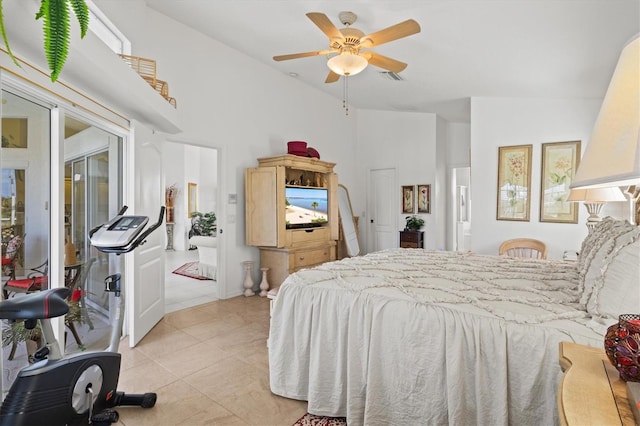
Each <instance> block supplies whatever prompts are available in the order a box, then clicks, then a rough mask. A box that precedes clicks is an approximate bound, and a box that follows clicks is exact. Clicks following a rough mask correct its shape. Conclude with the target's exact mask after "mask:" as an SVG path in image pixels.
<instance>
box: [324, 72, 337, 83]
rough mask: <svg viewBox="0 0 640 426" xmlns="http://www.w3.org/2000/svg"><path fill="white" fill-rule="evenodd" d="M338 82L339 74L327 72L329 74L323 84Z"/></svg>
mask: <svg viewBox="0 0 640 426" xmlns="http://www.w3.org/2000/svg"><path fill="white" fill-rule="evenodd" d="M338 80H340V74H336V73H335V72H333V71H329V74H327V79H326V80H325V81H324V82H325V83H335V82H336V81H338Z"/></svg>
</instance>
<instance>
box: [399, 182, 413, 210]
mask: <svg viewBox="0 0 640 426" xmlns="http://www.w3.org/2000/svg"><path fill="white" fill-rule="evenodd" d="M414 206H415V202H414V194H413V185H405V186H403V187H402V213H410V214H413V213H415V211H414Z"/></svg>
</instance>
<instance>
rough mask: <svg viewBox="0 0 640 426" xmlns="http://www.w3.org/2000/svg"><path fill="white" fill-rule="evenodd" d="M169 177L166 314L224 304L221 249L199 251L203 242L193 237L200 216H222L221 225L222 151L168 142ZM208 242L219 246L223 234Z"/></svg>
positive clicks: (165, 163)
mask: <svg viewBox="0 0 640 426" xmlns="http://www.w3.org/2000/svg"><path fill="white" fill-rule="evenodd" d="M163 173H164V178H165V187H166V189H167V191H170V192H172V193H173V197H174V199H173V200H172V201H171V202H172V203H173V206H174V207H173V217H172V218H171V219H172V220H171V222H172V223H169V221H168V222H167V229H169V228H171V230H170V231H169V232H167V236H166V238H167V245H166V250H165V260H166V261H165V265H166V267H165V313H169V312H174V311H178V310H181V309H185V308H189V307H192V306H197V305H201V304H204V303H208V302H211V301H214V300H218V299H219V287H218V274H217V273H216V272H217V271H216V267H217V257H218V255H217V250H216V249H215V248H214V249H213V250H212V249H211V248H210V247H208V246H209V245H210V244H209V243H208V242H207V243H206V244H207V247H204V246H201V247H200V248H198V247H197V246H196V245H194V244H193V242H194V241H202V239H200V240H197V239H194V238H190V237H191V236H192V235H193V234H194V231H197V228H198V226H197V225H196V226H195V228H196V229H195V230H194V224H195V221H196V220H198V219H194V218H193V216H194V213H196V212H197V213H200V216H201V217H202V216H204V215H208V216H207V217H208V218H211V215H212V214H213V215H216V223H217V214H218V213H219V209H218V198H219V190H218V182H219V167H218V150H217V149H216V148H210V147H202V146H196V145H189V144H186V143H179V142H166V144H165V145H164V147H163ZM167 204H169V202H168V201H167ZM192 210H193V211H192ZM190 240H191V241H190ZM207 240H209V241H213V243H212V244H213V245H216V241H217V232H215V231H214V232H213V233H212V235H211V236H210V238H207ZM198 244H200V243H198Z"/></svg>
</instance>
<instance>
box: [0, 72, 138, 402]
mask: <svg viewBox="0 0 640 426" xmlns="http://www.w3.org/2000/svg"><path fill="white" fill-rule="evenodd" d="M61 90H66V88H62V89H61ZM0 91H7V92H10V93H13V94H15V95H18V96H20V97H23V98H25V99H27V100H29V101H32V102H34V103H36V104H38V105H42V106H44V107H46V108H47V109H49V111H50V116H49V118H50V120H49V125H50V149H49V201H47V202H46V203H45V204H46V205H45V208H46V209H48V211H49V241H48V259H49V277H50V279H49V286H50V287H51V288H57V287H62V286H64V272H65V270H64V244H65V235H66V234H65V224H64V216H65V211H64V207H65V206H64V199H65V192H64V191H65V188H64V176H65V173H64V168H65V159H64V141H65V135H64V128H65V117H66V116H69V117H74V118H76V119H81V120H83V121H85V122H87V123H88V124H90V125H92V126H95V127H97V128H99V129H101V130H103V131H106V132H108V133H111V134H112V135H114V136H116V137H118V138H119V139H120V141H121V143H120V146H119V148H118V150H119V153H120V156H121V157H120V161H119V163H120V165H119V170H118V173H119V174H118V179H117V185H118V188H119V191H118V192H119V195H118V198H119V201H120V200H124V199H126V198H125V197H126V196H127V195H126V192H127V188H126V187H125V185H123V182H124V178H123V173H124V171H125V167H124V164H125V163H126V158H124V157H123V156H124V155H126V153H127V152H128V148H127V146H128V144H129V138H130V135H131V131H130V129H129V128H125V127H123V126H122V125H119V124H118V123H117V121H110V120H109V119H108V118H106V117H104V116H100V113H99V112H96V113H95V114H94V113H93V112H92V111H91V110H90V109H89V108H87V107H83V106H80V105H77V104H75V103H73V102H71V101H68V100H67V98H65V97H64V96H63V95H58V94H56V93H55V92H53V91H51V90H50V89H47V88H46V87H44V86H42V85H40V84H38V83H35V82H31V81H28V80H26V79H23V78H21V77H19V76H15V75H13V74H10V73H7V72H5V71H4V70H3V69H1V68H0ZM87 99H88V98H87ZM89 101H92V100H90V99H89ZM92 102H95V101H92ZM88 103H90V102H88ZM96 105H100V104H99V103H96ZM98 111H99V109H98ZM118 118H121V117H118ZM120 202H121V201H120ZM116 212H117V209H116ZM110 214H115V212H110ZM52 325H53V328H54V334H55V335H56V338H57V339H58V342H60V345H61V348H60V349H61V351H63V350H64V348H63V347H62V346H63V344H64V334H65V323H64V318H63V317H59V318H54V319H53V321H52ZM2 368H3V360H2V357H0V369H2ZM3 386H4V384H3V382H0V391H2V392H1V393H0V394H3V392H4V389H3V388H2V387H3Z"/></svg>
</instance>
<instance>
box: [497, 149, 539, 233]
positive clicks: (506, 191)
mask: <svg viewBox="0 0 640 426" xmlns="http://www.w3.org/2000/svg"><path fill="white" fill-rule="evenodd" d="M532 150H533V146H532V145H515V146H501V147H498V203H497V209H496V210H497V213H496V219H497V220H519V221H524V222H528V221H529V208H530V205H531V152H532Z"/></svg>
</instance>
